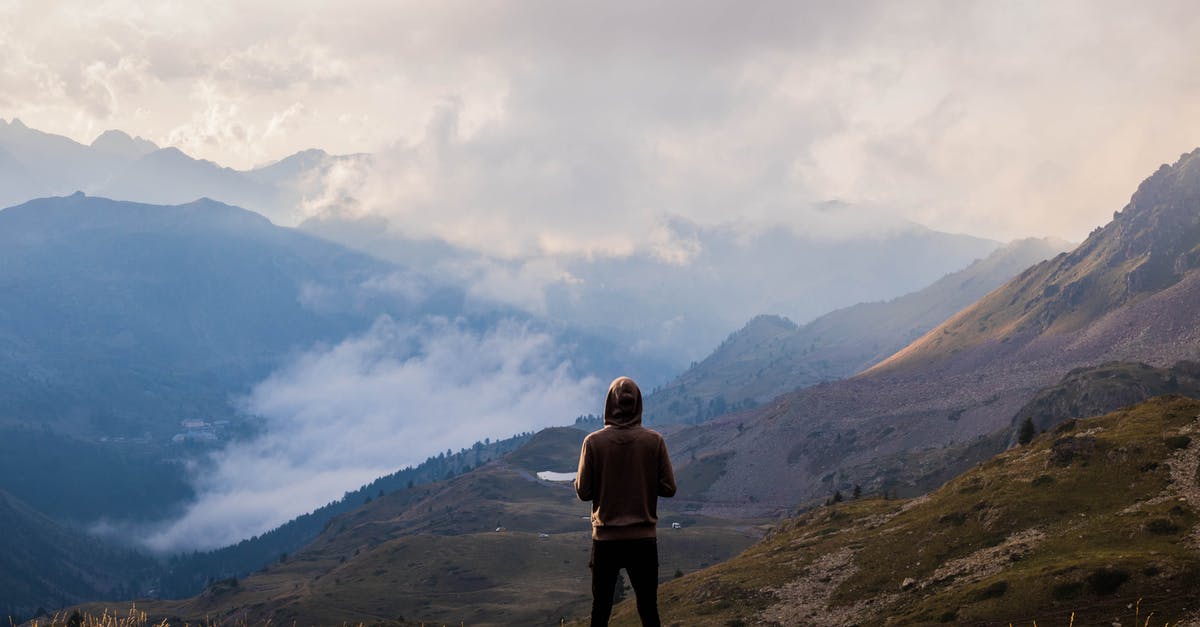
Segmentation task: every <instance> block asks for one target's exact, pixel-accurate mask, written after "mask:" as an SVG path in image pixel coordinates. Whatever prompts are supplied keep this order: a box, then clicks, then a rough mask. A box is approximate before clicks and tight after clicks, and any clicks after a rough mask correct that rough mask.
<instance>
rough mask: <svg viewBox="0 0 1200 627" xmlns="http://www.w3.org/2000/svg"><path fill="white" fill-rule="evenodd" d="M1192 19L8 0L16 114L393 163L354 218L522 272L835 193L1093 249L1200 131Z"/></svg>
mask: <svg viewBox="0 0 1200 627" xmlns="http://www.w3.org/2000/svg"><path fill="white" fill-rule="evenodd" d="M1193 12H1194V7H1193V6H1192V3H1190V2H1187V1H1186V0H1164V1H1162V2H1155V3H1153V4H1149V5H1138V6H1133V5H1130V4H1128V3H1121V2H1116V1H1115V0H1112V1H1109V0H1102V1H1098V2H1097V1H1085V0H1067V1H1064V2H1055V3H1019V4H1016V5H1014V4H1011V3H1005V4H999V3H987V2H953V3H946V2H936V1H932V0H930V1H917V2H905V3H888V2H856V3H841V4H831V3H825V2H765V3H756V4H755V5H753V6H745V5H738V4H735V3H729V2H718V1H715V0H713V1H701V2H661V3H657V2H656V3H652V4H648V3H621V2H614V3H600V4H579V3H554V2H531V3H522V4H519V5H509V4H480V3H477V2H453V1H451V2H437V3H418V2H412V3H405V2H387V3H382V2H359V3H353V4H352V5H351V6H343V5H337V4H328V3H294V2H264V3H254V4H253V5H252V6H247V5H245V4H244V3H203V4H195V3H193V4H186V3H184V4H178V3H175V4H161V3H160V4H155V5H153V6H146V5H145V3H140V2H133V1H132V0H127V1H120V0H118V1H114V2H106V3H103V4H102V5H96V4H94V3H83V2H76V3H31V2H16V3H8V4H5V5H3V6H0V52H3V54H4V58H5V59H6V64H5V67H4V68H3V69H0V115H3V116H5V117H12V116H20V117H22V118H23V119H24V121H25V122H26V123H28V124H30V125H32V126H34V127H37V128H44V129H46V130H50V131H54V132H62V133H66V134H68V135H71V136H73V137H76V138H79V139H82V140H85V141H87V140H90V139H91V138H92V137H94V136H95V135H96V134H98V133H99V132H100V131H101V130H103V129H105V128H109V127H121V128H124V129H125V130H128V131H130V132H131V133H133V134H136V135H141V136H144V137H147V138H149V139H152V140H154V141H157V142H159V143H170V142H171V141H175V142H178V143H180V144H181V145H183V146H184V147H185V148H186V149H188V150H189V151H191V152H193V153H195V154H196V156H199V157H203V158H208V159H212V160H215V161H217V162H220V163H223V164H226V165H232V166H236V167H248V166H251V165H256V164H259V163H262V162H264V161H267V160H270V159H274V158H279V157H282V156H284V155H286V154H289V153H291V152H295V151H297V150H299V149H303V148H309V147H322V148H325V149H327V150H329V151H331V152H338V153H349V152H363V151H370V152H378V153H389V156H388V157H387V158H385V159H384V161H383V162H382V163H381V166H380V169H379V170H378V178H379V179H381V180H380V181H378V182H372V183H369V184H367V185H368V188H366V189H361V190H360V189H354V190H350V191H353V192H354V193H353V194H351V195H353V196H355V197H358V198H360V200H361V203H360V204H359V205H358V206H357V207H358V210H361V211H369V212H372V213H376V214H379V215H385V216H391V217H393V218H395V220H394V222H395V224H396V228H400V229H405V230H406V231H412V230H419V231H422V232H426V233H439V234H446V236H447V237H450V238H452V239H453V240H454V241H458V242H468V241H469V242H471V243H472V245H474V246H488V247H489V248H488V250H489V251H492V252H494V253H495V254H499V255H502V256H508V257H511V256H517V255H526V254H532V253H531V252H530V251H569V252H570V253H571V254H627V251H628V250H629V249H630V248H633V247H636V246H643V247H647V248H653V247H655V246H658V245H664V246H667V247H668V248H670V247H671V245H672V242H671V241H670V240H667V241H665V242H658V241H656V238H659V239H661V236H662V234H663V232H664V231H663V229H662V228H661V227H660V225H661V224H662V222H663V220H664V218H669V217H671V216H680V217H684V218H687V219H689V220H693V221H697V222H700V223H703V224H708V225H713V224H718V223H722V222H723V221H725V220H728V219H729V218H730V217H736V218H738V219H741V220H746V221H749V222H752V223H754V224H758V225H768V226H770V225H778V224H786V225H791V226H793V227H797V228H807V226H808V225H807V223H806V222H805V221H804V220H805V216H804V215H803V214H804V212H805V208H806V207H809V206H811V205H813V204H816V203H822V202H826V201H830V200H839V201H842V202H845V203H849V204H850V205H853V206H869V207H874V208H876V209H878V210H880V211H886V212H890V213H892V214H893V215H896V216H898V217H902V218H907V219H912V220H916V221H918V222H921V223H923V224H927V225H930V226H933V227H936V228H941V229H945V230H958V231H967V232H971V233H973V234H976V235H981V236H986V237H993V238H1009V237H1016V236H1024V235H1033V234H1055V235H1060V236H1063V237H1068V238H1072V239H1078V238H1080V237H1081V236H1082V235H1083V234H1085V233H1087V232H1088V231H1089V230H1090V229H1091V228H1092V227H1094V226H1096V225H1098V224H1100V223H1102V222H1104V221H1105V220H1106V219H1107V217H1108V216H1110V215H1111V213H1112V211H1113V210H1114V209H1118V208H1120V206H1121V205H1123V204H1124V202H1125V200H1126V199H1127V198H1128V195H1129V194H1130V192H1131V191H1132V190H1133V189H1134V188H1135V187H1136V185H1137V183H1138V182H1139V181H1140V180H1141V178H1143V177H1144V176H1145V175H1146V174H1147V173H1149V172H1152V171H1153V170H1154V168H1155V166H1156V165H1157V164H1159V163H1161V162H1164V161H1171V160H1173V159H1174V158H1175V156H1176V155H1178V154H1179V153H1180V152H1183V151H1185V150H1189V149H1191V148H1193V147H1194V146H1195V145H1196V144H1198V143H1200V139H1197V138H1200V119H1198V118H1197V117H1196V116H1194V115H1192V114H1191V112H1193V111H1195V110H1196V109H1197V106H1200V80H1197V78H1196V77H1197V76H1200V43H1198V42H1200V22H1197V21H1196V20H1193V19H1190V17H1191V14H1192V13H1193ZM45 41H55V42H56V45H55V46H45V45H44V42H45ZM350 182H351V181H350V180H349V179H346V180H343V182H342V183H340V184H341V185H343V187H344V186H345V185H346V184H348V183H350ZM326 205H328V203H326ZM480 233H483V234H491V235H492V237H491V241H488V238H486V237H484V236H481V235H480ZM631 237H632V238H633V239H634V240H636V241H635V242H633V243H631V242H630V241H629V239H630V238H631Z"/></svg>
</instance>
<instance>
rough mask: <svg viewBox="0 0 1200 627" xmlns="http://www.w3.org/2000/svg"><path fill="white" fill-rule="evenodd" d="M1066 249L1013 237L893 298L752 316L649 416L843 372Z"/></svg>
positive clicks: (736, 403)
mask: <svg viewBox="0 0 1200 627" xmlns="http://www.w3.org/2000/svg"><path fill="white" fill-rule="evenodd" d="M1068 248H1069V244H1067V243H1066V242H1064V241H1061V240H1053V239H1024V240H1017V241H1015V242H1012V243H1010V244H1008V245H1006V246H1003V247H1001V248H1000V249H998V250H996V251H995V252H993V253H992V254H990V255H988V256H987V257H985V258H983V259H979V260H977V261H975V262H974V263H972V264H971V265H969V266H967V267H966V268H964V269H962V270H959V271H958V272H954V273H951V274H948V275H946V276H944V277H942V278H941V279H939V280H937V281H936V282H934V283H933V284H932V285H929V286H928V287H925V288H924V289H921V290H919V291H916V292H912V293H909V294H906V295H904V296H900V297H898V298H895V299H892V300H889V301H881V302H872V303H860V304H857V305H853V306H851V307H846V308H843V309H838V310H835V311H832V312H830V313H828V314H825V315H823V316H821V317H819V318H817V319H815V320H813V321H812V322H809V323H808V324H805V325H803V326H798V325H796V324H794V323H792V322H791V321H790V320H787V319H786V318H782V317H779V316H759V317H757V318H754V319H753V320H751V321H750V322H748V323H747V324H746V326H745V327H743V328H742V329H741V330H739V331H737V332H735V333H733V334H731V335H730V336H729V338H728V339H726V340H725V341H724V342H722V343H721V345H720V346H719V347H718V348H717V349H716V350H715V351H713V353H712V354H711V355H709V356H708V357H707V358H705V359H704V360H703V361H701V362H700V363H698V364H696V365H695V366H693V367H691V368H689V369H688V370H687V371H686V372H684V373H683V374H681V375H680V376H679V377H677V378H676V379H675V380H674V381H672V382H671V383H669V384H667V385H664V386H662V387H661V388H659V389H657V390H655V391H654V394H653V395H652V396H651V397H650V398H648V399H647V407H650V408H652V411H653V413H652V414H651V415H649V416H648V420H650V421H652V422H655V423H659V424H669V423H673V422H692V423H695V422H702V421H703V420H706V419H708V418H712V417H715V416H719V415H721V414H725V413H728V412H730V411H735V410H737V409H739V408H748V407H754V406H757V405H759V404H762V403H764V402H766V401H769V400H771V399H772V398H774V397H776V396H778V395H780V394H783V393H785V392H791V391H793V390H796V389H800V388H805V387H808V386H810V385H814V384H817V383H822V382H825V381H833V380H837V379H843V378H845V377H849V376H851V375H853V374H855V373H858V372H860V371H862V370H864V369H865V368H867V367H869V366H871V365H873V364H875V363H876V362H879V361H881V360H883V359H884V358H886V357H888V356H890V355H892V354H893V353H895V352H896V351H898V350H900V349H902V348H904V347H905V346H906V345H908V344H909V343H911V342H912V341H913V340H916V339H917V338H919V337H921V336H922V335H924V334H925V333H926V332H927V331H928V330H929V329H932V328H933V327H934V326H936V325H938V324H940V323H942V322H944V321H945V320H946V319H948V318H949V317H950V316H952V315H954V314H955V313H957V312H958V311H959V310H961V309H963V308H964V307H967V306H969V305H971V304H973V303H975V301H977V300H979V299H980V298H982V297H983V296H984V295H986V294H987V293H988V292H991V291H992V290H993V289H995V288H997V287H999V286H1000V285H1003V284H1004V283H1005V282H1007V281H1009V280H1010V279H1012V278H1013V277H1015V276H1016V275H1017V274H1018V273H1020V272H1021V271H1022V270H1025V269H1026V268H1029V267H1030V266H1032V265H1034V264H1036V263H1038V262H1041V261H1044V260H1046V259H1049V258H1051V257H1053V256H1055V255H1057V254H1058V253H1060V252H1062V251H1063V250H1066V249H1068Z"/></svg>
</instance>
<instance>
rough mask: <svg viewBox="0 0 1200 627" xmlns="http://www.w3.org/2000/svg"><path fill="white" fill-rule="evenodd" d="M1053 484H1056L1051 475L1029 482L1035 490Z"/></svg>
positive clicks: (1041, 476)
mask: <svg viewBox="0 0 1200 627" xmlns="http://www.w3.org/2000/svg"><path fill="white" fill-rule="evenodd" d="M1051 483H1054V477H1051V476H1050V475H1040V476H1038V477H1036V478H1035V479H1034V480H1033V481H1031V482H1029V484H1030V485H1032V486H1033V487H1035V488H1040V487H1042V486H1044V485H1050V484H1051Z"/></svg>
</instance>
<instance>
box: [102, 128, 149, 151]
mask: <svg viewBox="0 0 1200 627" xmlns="http://www.w3.org/2000/svg"><path fill="white" fill-rule="evenodd" d="M91 146H92V148H95V149H96V150H100V151H103V152H106V153H109V154H113V155H118V156H122V157H129V158H136V157H141V156H143V155H147V154H150V153H152V152H154V151H156V150H158V145H157V144H155V143H154V142H152V141H150V140H148V139H144V138H142V137H131V136H130V135H129V134H128V133H126V132H125V131H121V130H117V129H110V130H107V131H104V132H103V133H101V134H100V135H99V136H98V137H96V139H94V140H92V144H91Z"/></svg>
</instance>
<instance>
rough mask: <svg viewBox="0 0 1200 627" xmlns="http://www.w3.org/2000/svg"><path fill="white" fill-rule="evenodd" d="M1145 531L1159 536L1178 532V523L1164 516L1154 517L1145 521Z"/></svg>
mask: <svg viewBox="0 0 1200 627" xmlns="http://www.w3.org/2000/svg"><path fill="white" fill-rule="evenodd" d="M1146 531H1149V532H1150V533H1153V534H1155V535H1160V536H1168V535H1171V534H1173V533H1178V532H1179V525H1176V524H1175V523H1173V522H1171V521H1170V520H1167V519H1166V518H1155V519H1154V520H1151V521H1150V522H1148V523H1146Z"/></svg>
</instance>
